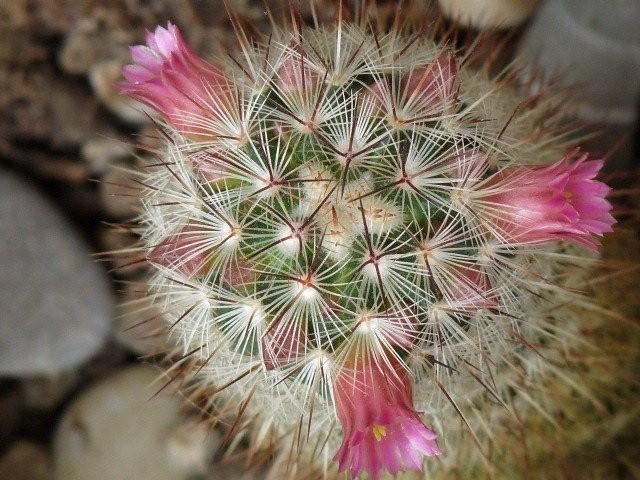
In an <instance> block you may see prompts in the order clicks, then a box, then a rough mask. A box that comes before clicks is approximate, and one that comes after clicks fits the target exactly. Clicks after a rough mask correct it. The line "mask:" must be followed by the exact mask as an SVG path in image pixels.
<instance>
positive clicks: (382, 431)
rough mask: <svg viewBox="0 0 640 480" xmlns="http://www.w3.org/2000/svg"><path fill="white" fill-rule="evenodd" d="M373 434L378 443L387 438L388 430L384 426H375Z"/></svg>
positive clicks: (372, 429) (372, 430)
mask: <svg viewBox="0 0 640 480" xmlns="http://www.w3.org/2000/svg"><path fill="white" fill-rule="evenodd" d="M371 432H372V433H373V436H374V437H375V439H376V440H377V441H378V442H379V441H380V440H382V439H383V438H384V437H386V436H387V428H386V427H385V426H384V425H374V426H373V427H372V428H371Z"/></svg>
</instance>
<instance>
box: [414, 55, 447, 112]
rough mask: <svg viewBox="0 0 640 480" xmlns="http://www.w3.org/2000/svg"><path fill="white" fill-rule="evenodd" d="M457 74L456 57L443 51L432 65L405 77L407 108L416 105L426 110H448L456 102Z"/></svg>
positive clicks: (418, 69)
mask: <svg viewBox="0 0 640 480" xmlns="http://www.w3.org/2000/svg"><path fill="white" fill-rule="evenodd" d="M457 76H458V64H457V62H456V57H455V56H454V55H451V54H449V53H441V54H440V55H439V56H438V57H437V58H436V59H435V60H434V61H433V62H432V63H431V64H430V65H427V66H426V67H422V68H417V69H415V70H414V71H413V72H411V73H410V74H409V75H408V77H406V78H404V79H403V81H402V90H403V91H404V96H405V98H406V104H405V108H409V106H410V105H411V106H413V105H415V106H416V107H419V108H420V109H421V110H423V111H424V112H433V113H442V112H443V111H446V110H447V109H448V108H449V107H451V105H453V104H454V103H455V102H456V94H457V88H456V87H457V84H456V78H457ZM416 107H412V108H416Z"/></svg>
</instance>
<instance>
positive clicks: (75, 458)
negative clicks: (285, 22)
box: [0, 0, 640, 480]
mask: <svg viewBox="0 0 640 480" xmlns="http://www.w3.org/2000/svg"><path fill="white" fill-rule="evenodd" d="M267 3H268V5H269V7H270V9H271V10H272V11H273V12H274V13H275V15H274V16H275V18H278V17H279V15H282V14H286V12H287V4H288V2H287V1H286V0H282V1H272V0H269V1H267ZM379 3H380V10H381V11H382V12H383V13H384V12H387V15H389V16H393V15H394V12H395V8H396V5H395V3H396V2H394V1H390V0H387V1H380V2H379ZM315 4H316V8H317V11H318V12H321V15H323V16H327V17H328V18H330V17H331V16H332V15H334V14H335V12H336V5H335V2H333V1H330V0H318V1H316V2H315ZM226 8H228V9H229V10H231V11H233V12H234V13H235V14H236V15H238V17H239V19H240V20H241V21H242V22H245V23H246V24H247V25H251V26H253V28H255V29H256V30H259V31H266V30H268V28H269V23H268V20H267V18H266V15H265V8H264V5H263V3H262V1H260V0H227V2H226ZM299 9H300V12H301V15H302V17H303V18H305V19H307V20H310V18H311V13H310V10H309V4H308V3H307V2H304V1H303V2H301V4H300V6H299ZM439 10H440V11H441V12H442V13H444V15H445V16H446V17H447V18H448V19H449V20H448V21H452V20H453V19H455V20H457V22H458V25H459V27H458V28H459V29H460V32H461V36H462V37H464V35H466V34H469V35H475V34H476V33H478V32H485V33H486V34H487V35H488V36H489V37H490V38H492V39H493V40H495V41H496V42H498V43H502V44H504V45H506V46H507V48H505V49H503V53H502V56H503V57H504V58H501V59H500V61H501V62H505V63H506V62H508V61H509V60H510V59H511V58H513V57H514V56H516V55H517V56H521V57H523V58H525V59H526V61H525V65H529V66H530V67H531V69H532V71H533V70H534V69H535V71H536V72H538V71H540V72H544V74H545V75H547V76H549V78H551V77H554V78H555V77H556V76H558V78H560V79H561V80H560V81H561V82H564V83H571V84H577V85H578V88H577V92H578V93H579V94H580V95H581V97H582V101H581V103H580V108H579V109H578V111H577V113H576V115H577V120H579V121H580V122H582V123H585V124H589V125H590V126H592V127H594V128H596V129H597V130H598V131H599V132H600V135H599V136H595V137H593V138H590V139H587V140H585V144H586V147H587V148H588V149H590V150H592V151H593V152H594V153H596V154H598V155H605V156H606V157H607V159H608V169H609V172H608V176H609V178H610V179H611V181H612V182H614V183H615V182H617V183H619V184H620V186H621V188H622V189H623V190H624V191H625V192H627V193H630V194H633V195H636V193H635V192H637V190H636V187H637V182H636V181H635V178H636V176H635V174H634V173H633V172H634V171H635V169H636V168H637V166H638V157H639V148H640V131H639V126H638V113H639V108H640V97H639V93H640V28H638V25H640V1H639V0H547V1H536V0H440V1H433V2H430V3H429V4H427V0H407V1H405V2H404V4H403V10H402V11H403V14H406V15H421V16H424V17H425V19H426V18H428V16H429V15H434V14H436V13H437V12H438V11H439ZM224 12H225V5H224V4H223V2H222V0H3V1H0V479H1V480H14V479H15V480H23V479H24V480H27V479H30V480H31V479H33V480H45V479H46V480H76V479H91V480H103V479H124V480H129V479H131V480H134V479H135V480H163V479H167V480H182V479H185V480H186V479H191V480H195V479H217V478H225V479H232V478H256V477H257V476H259V475H260V470H259V469H257V470H256V469H253V470H247V468H245V466H244V465H243V464H242V463H239V462H238V463H234V462H233V461H223V462H220V461H218V460H219V458H218V457H219V451H220V449H219V448H218V447H219V445H220V442H221V435H220V433H219V432H217V430H216V429H213V428H210V427H209V426H208V425H207V424H206V423H202V422H199V421H198V420H199V415H198V413H197V411H195V409H190V408H188V407H185V406H183V404H182V402H181V400H180V398H179V396H176V395H170V394H169V395H167V391H168V390H171V389H172V388H173V387H170V388H168V389H164V390H163V385H164V384H165V382H164V381H163V380H162V379H161V378H160V373H161V370H160V369H159V368H158V367H153V366H151V364H152V360H153V359H154V357H155V356H156V353H157V344H158V342H160V341H161V340H162V338H161V337H162V334H163V331H162V329H163V324H162V318H161V317H160V316H159V315H157V314H156V315H154V314H149V315H147V316H145V318H140V316H139V315H135V314H134V313H133V309H128V307H126V306H124V307H122V306H120V307H118V305H121V304H122V303H123V302H126V301H130V300H135V299H136V298H141V297H142V295H143V293H144V292H142V291H141V289H140V286H139V281H140V280H141V279H142V278H143V277H144V273H145V269H146V266H145V264H144V262H143V261H141V259H140V258H136V257H135V255H132V256H130V257H129V258H127V257H126V256H125V257H119V260H115V261H114V260H111V259H110V257H109V256H108V255H101V254H100V252H109V251H118V250H121V249H126V248H127V247H128V245H129V244H130V243H131V241H132V240H133V239H134V238H133V235H132V234H131V233H130V232H129V230H128V225H127V222H128V221H129V220H130V219H131V218H132V217H133V216H135V213H136V209H135V208H136V207H135V204H136V192H137V186H136V184H134V183H132V182H131V181H130V180H128V179H127V175H126V172H127V169H131V168H134V167H135V164H136V159H135V156H134V152H135V148H134V147H133V146H134V145H135V144H136V143H137V142H142V143H149V142H153V141H154V140H153V139H154V133H153V126H152V125H151V122H150V121H149V117H148V116H147V115H146V114H145V113H144V111H143V109H142V108H141V106H140V105H138V104H135V103H134V102H133V101H131V100H129V99H127V98H125V97H122V96H120V95H119V94H118V91H117V89H116V87H115V85H114V84H115V82H117V81H118V80H119V78H120V71H121V68H122V66H123V65H124V64H125V63H126V62H127V61H128V46H129V45H133V44H136V43H141V42H142V41H143V39H144V32H145V29H152V28H153V27H154V26H155V25H157V24H163V23H166V21H167V20H171V21H172V22H175V23H176V24H177V25H178V26H180V27H181V29H182V31H183V32H184V33H185V35H186V36H187V39H188V41H189V43H190V44H191V45H192V46H193V47H194V48H195V49H196V50H197V51H198V52H200V53H202V54H204V55H210V54H213V53H215V52H220V51H224V50H225V49H231V50H232V49H233V47H234V45H235V40H234V34H233V29H232V28H231V25H230V23H229V22H228V17H227V15H226V14H225V13H224ZM138 153H140V152H138ZM635 207H636V205H635V203H633V202H631V204H627V206H626V208H629V209H631V208H635ZM626 234H627V237H629V236H630V238H631V239H632V240H633V239H634V238H637V231H636V230H633V229H627V230H626ZM625 245H627V244H625ZM630 245H632V246H631V247H630V248H627V247H625V248H622V249H618V250H622V255H623V256H627V257H628V259H629V260H630V261H637V254H638V253H640V252H638V251H637V245H638V243H634V242H631V244H630ZM627 280H628V281H629V285H631V287H629V288H633V286H635V287H637V285H638V283H640V279H638V278H637V277H634V276H629V277H628V278H627ZM619 288H623V287H622V286H620V287H619ZM624 288H627V287H624ZM634 301H637V298H635V299H632V300H631V301H629V297H628V296H623V297H622V299H621V300H618V301H617V302H613V303H615V304H617V305H616V306H620V305H621V304H622V307H623V309H625V308H624V307H627V306H628V305H624V304H625V303H633V302H634ZM636 306H637V305H634V307H633V308H631V309H625V313H626V314H628V315H631V316H632V317H633V318H634V319H635V320H637V314H638V309H637V308H636ZM635 347H637V345H636V346H635ZM630 351H631V352H635V351H636V350H635V349H634V348H631V349H630ZM629 382H631V384H632V386H631V389H630V392H632V393H631V395H635V394H637V391H638V388H639V385H640V379H639V378H638V376H637V375H636V376H635V377H634V378H632V379H630V380H629ZM160 390H163V391H162V392H161V393H160V394H158V395H156V393H157V392H158V391H160ZM637 398H638V399H640V396H639V397H637ZM635 400H636V398H632V399H631V401H630V404H631V405H633V404H634V403H635ZM627 414H628V415H631V418H626V420H625V422H623V424H622V425H621V427H620V428H619V429H618V431H617V435H618V436H614V438H612V439H611V441H610V442H609V444H608V445H610V448H612V449H619V448H623V447H622V446H621V445H624V449H625V451H628V454H626V456H625V458H633V457H634V455H635V458H636V459H637V457H638V456H639V455H638V454H640V449H639V448H638V444H639V443H640V439H638V438H637V437H638V435H639V433H638V432H637V431H634V430H630V429H631V428H633V426H634V425H635V426H637V425H638V421H637V419H638V412H637V408H636V409H635V410H634V411H632V412H627ZM585 448H589V447H588V446H585ZM582 453H583V454H584V455H587V456H588V454H589V452H588V451H587V450H585V452H582ZM606 455H607V454H606V452H605V454H604V456H605V457H606ZM611 457H612V458H614V457H615V455H614V454H613V453H612V454H611ZM577 458H581V457H580V456H578V457H577ZM616 458H617V457H616ZM616 461H618V460H616ZM627 463H629V462H627ZM612 471H614V472H617V473H616V476H618V477H619V478H640V470H638V469H637V468H636V467H634V466H633V465H632V464H631V463H629V464H626V465H625V461H624V460H622V461H621V462H620V465H618V466H616V468H614V469H613V470H612ZM577 472H580V466H579V465H577V464H575V465H574V464H568V465H566V468H564V470H563V471H562V473H561V474H559V475H560V477H561V478H585V477H583V476H582V475H580V474H578V473H577ZM540 475H542V477H545V478H546V475H544V474H543V473H541V474H539V475H537V476H533V477H531V478H542V477H541V476H540ZM557 475H558V474H557V473H553V474H550V475H549V477H548V478H559V477H558V476H557ZM589 478H591V477H589ZM593 478H595V477H593Z"/></svg>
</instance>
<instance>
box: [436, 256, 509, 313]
mask: <svg viewBox="0 0 640 480" xmlns="http://www.w3.org/2000/svg"><path fill="white" fill-rule="evenodd" d="M480 268H481V267H479V266H474V267H467V266H462V267H457V268H455V270H454V271H453V272H451V278H450V279H449V281H448V282H446V284H445V285H443V286H441V289H442V291H443V294H444V297H445V301H446V303H447V305H448V306H449V307H450V308H451V309H452V310H455V311H460V312H468V313H472V312H475V311H477V310H480V309H482V308H495V307H496V306H497V305H498V300H497V298H496V296H495V292H494V291H493V289H492V287H491V283H490V282H489V278H488V276H487V275H486V274H485V273H484V272H483V271H482V270H481V269H480Z"/></svg>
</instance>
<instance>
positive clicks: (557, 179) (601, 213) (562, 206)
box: [483, 154, 615, 250]
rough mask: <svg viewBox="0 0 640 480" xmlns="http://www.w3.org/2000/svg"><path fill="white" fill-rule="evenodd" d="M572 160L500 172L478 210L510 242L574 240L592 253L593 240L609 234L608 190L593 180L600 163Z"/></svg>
mask: <svg viewBox="0 0 640 480" xmlns="http://www.w3.org/2000/svg"><path fill="white" fill-rule="evenodd" d="M571 156H572V154H568V155H566V156H565V157H563V158H562V159H560V160H559V161H558V162H556V163H554V164H553V165H551V166H548V167H528V166H526V167H513V168H509V169H505V170H504V171H502V172H500V174H498V175H497V176H496V177H494V179H492V180H490V182H489V184H490V188H489V190H488V193H487V194H486V195H484V197H483V200H484V201H485V202H486V203H485V206H484V207H483V208H484V209H485V210H491V211H493V213H492V214H490V216H491V217H492V218H491V220H490V221H491V222H492V223H493V224H494V225H495V226H496V227H498V229H500V230H501V231H502V232H503V233H504V234H505V235H506V236H507V238H508V239H509V240H510V241H515V242H529V243H535V242H544V241H548V240H573V241H575V242H578V243H580V244H582V245H585V246H587V247H589V248H591V249H593V250H595V249H596V248H597V242H596V241H595V239H594V236H602V234H604V233H606V232H610V231H611V226H612V225H613V224H614V223H615V220H614V218H613V217H612V216H611V213H610V212H611V204H610V203H609V202H608V201H607V200H606V199H605V197H606V195H607V194H608V193H609V191H610V188H609V187H608V186H607V185H605V184H604V183H602V182H599V181H597V180H595V177H596V175H597V174H598V172H599V171H600V169H601V168H602V165H603V161H602V160H587V155H583V156H582V157H580V158H579V159H578V160H577V161H575V162H573V163H569V162H568V160H569V158H570V157H571ZM487 207H489V208H487Z"/></svg>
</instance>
